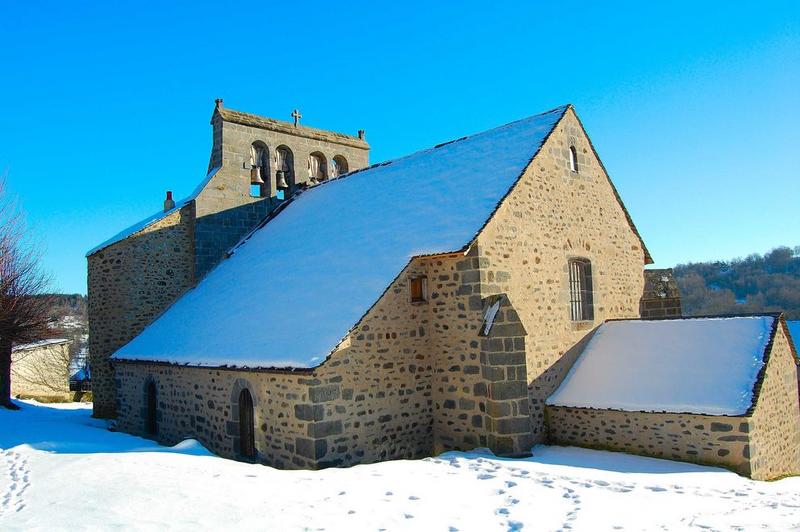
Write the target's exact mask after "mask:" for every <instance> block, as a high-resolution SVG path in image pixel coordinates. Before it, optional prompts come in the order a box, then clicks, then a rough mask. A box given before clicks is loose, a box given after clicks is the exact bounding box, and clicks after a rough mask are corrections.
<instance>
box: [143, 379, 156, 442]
mask: <svg viewBox="0 0 800 532" xmlns="http://www.w3.org/2000/svg"><path fill="white" fill-rule="evenodd" d="M144 394H145V405H146V408H147V417H146V418H145V427H144V428H145V430H146V431H147V433H148V434H153V435H155V434H158V396H157V394H156V383H155V382H153V381H149V382H148V383H147V385H146V386H145V392H144Z"/></svg>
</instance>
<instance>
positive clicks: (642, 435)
mask: <svg viewBox="0 0 800 532" xmlns="http://www.w3.org/2000/svg"><path fill="white" fill-rule="evenodd" d="M547 425H548V430H549V443H552V444H555V445H575V446H578V447H590V448H594V449H607V450H610V451H622V452H626V453H631V454H640V455H644V456H653V457H656V458H666V459H668V460H681V461H684V462H697V463H702V464H708V465H718V466H723V467H727V468H729V469H732V470H734V471H737V472H738V473H740V474H742V475H749V474H750V455H749V448H748V441H749V430H750V427H749V418H747V417H744V416H742V417H729V416H702V415H697V414H663V413H659V414H657V413H647V412H620V411H616V410H598V409H591V408H572V407H564V406H550V405H548V406H547Z"/></svg>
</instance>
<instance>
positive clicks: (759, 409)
mask: <svg viewBox="0 0 800 532" xmlns="http://www.w3.org/2000/svg"><path fill="white" fill-rule="evenodd" d="M796 364H797V354H796V352H795V348H794V346H793V344H792V341H791V336H790V334H789V331H788V328H787V326H786V321H785V320H784V318H783V316H782V315H779V314H765V315H757V316H728V317H707V318H680V319H662V320H635V319H634V320H618V321H613V320H612V321H607V322H605V323H603V324H602V325H601V326H600V327H599V328H598V329H597V330H596V331H595V333H594V335H593V336H592V338H591V339H590V340H589V342H588V343H587V344H586V347H585V348H584V349H583V351H582V352H581V353H580V355H579V356H578V359H577V361H576V363H575V364H574V366H573V367H572V369H571V370H570V372H569V373H568V375H567V377H566V378H565V379H564V381H563V383H562V384H561V385H560V386H559V388H558V389H557V390H556V391H555V393H553V394H552V395H551V396H550V397H549V398H548V399H547V402H546V417H547V426H548V431H549V439H550V441H551V442H552V443H555V444H560V445H576V446H580V447H591V448H600V449H609V450H614V451H624V452H628V453H635V454H642V455H648V456H655V457H659V458H668V459H672V460H683V461H688V462H698V463H703V464H709V465H718V466H723V467H726V468H729V469H732V470H734V471H737V472H738V473H741V474H743V475H747V476H749V477H751V478H754V479H758V480H769V479H774V478H779V477H782V476H786V475H794V474H798V473H800V416H798V410H799V409H800V404H798V384H797V381H796V380H795V379H794V378H793V376H794V375H796Z"/></svg>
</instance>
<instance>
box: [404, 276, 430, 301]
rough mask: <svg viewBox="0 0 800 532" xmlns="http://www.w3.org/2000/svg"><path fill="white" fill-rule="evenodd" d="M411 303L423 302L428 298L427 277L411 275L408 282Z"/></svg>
mask: <svg viewBox="0 0 800 532" xmlns="http://www.w3.org/2000/svg"><path fill="white" fill-rule="evenodd" d="M408 289H409V293H410V295H411V302H412V303H424V302H425V301H427V300H428V279H427V277H412V278H411V280H410V281H409V283H408Z"/></svg>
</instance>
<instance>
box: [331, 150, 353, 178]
mask: <svg viewBox="0 0 800 532" xmlns="http://www.w3.org/2000/svg"><path fill="white" fill-rule="evenodd" d="M349 171H350V170H349V169H348V167H347V159H345V158H344V157H343V156H341V155H336V156H335V157H334V158H333V177H339V176H340V175H342V174H346V173H347V172H349Z"/></svg>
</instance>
